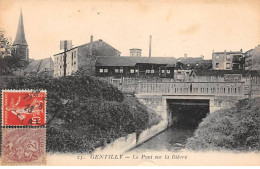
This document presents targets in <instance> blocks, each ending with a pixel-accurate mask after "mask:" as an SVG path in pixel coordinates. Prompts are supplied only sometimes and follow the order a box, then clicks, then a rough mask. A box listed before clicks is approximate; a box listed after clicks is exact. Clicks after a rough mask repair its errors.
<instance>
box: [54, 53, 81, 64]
mask: <svg viewBox="0 0 260 169" xmlns="http://www.w3.org/2000/svg"><path fill="white" fill-rule="evenodd" d="M63 57H64V55H61V56H57V58H56V60H57V62H59V61H61V62H62V61H63ZM76 57H77V53H76V51H73V52H71V60H72V61H73V59H76Z"/></svg>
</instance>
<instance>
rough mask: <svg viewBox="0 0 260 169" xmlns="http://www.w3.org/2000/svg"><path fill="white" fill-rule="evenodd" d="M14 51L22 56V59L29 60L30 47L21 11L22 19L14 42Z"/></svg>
mask: <svg viewBox="0 0 260 169" xmlns="http://www.w3.org/2000/svg"><path fill="white" fill-rule="evenodd" d="M13 52H14V53H15V54H16V55H17V56H19V57H21V59H22V60H27V61H28V60H29V49H28V44H27V41H26V38H25V33H24V25H23V13H22V11H21V13H20V19H19V24H18V29H17V33H16V37H15V41H14V43H13Z"/></svg>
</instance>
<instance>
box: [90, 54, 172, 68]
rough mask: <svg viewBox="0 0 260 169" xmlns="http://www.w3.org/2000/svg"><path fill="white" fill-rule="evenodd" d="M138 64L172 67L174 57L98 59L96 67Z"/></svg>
mask: <svg viewBox="0 0 260 169" xmlns="http://www.w3.org/2000/svg"><path fill="white" fill-rule="evenodd" d="M138 63H147V64H164V65H172V64H175V63H176V59H175V58H174V57H124V56H123V57H122V56H121V57H103V56H102V57H101V56H99V57H97V59H96V63H95V66H135V65H136V64H138Z"/></svg>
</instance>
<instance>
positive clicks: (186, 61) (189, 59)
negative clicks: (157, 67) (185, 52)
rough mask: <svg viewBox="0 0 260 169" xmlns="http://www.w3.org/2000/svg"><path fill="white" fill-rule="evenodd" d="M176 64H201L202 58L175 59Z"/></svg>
mask: <svg viewBox="0 0 260 169" xmlns="http://www.w3.org/2000/svg"><path fill="white" fill-rule="evenodd" d="M177 61H178V62H182V63H184V64H188V63H194V62H196V63H197V62H203V58H202V57H196V58H193V57H180V58H178V59H177Z"/></svg>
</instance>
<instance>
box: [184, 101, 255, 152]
mask: <svg viewBox="0 0 260 169" xmlns="http://www.w3.org/2000/svg"><path fill="white" fill-rule="evenodd" d="M259 117H260V98H254V99H243V100H240V101H239V102H238V103H237V104H236V106H235V107H233V108H230V109H225V110H220V111H217V112H214V113H212V114H209V116H208V117H206V118H205V119H203V121H202V123H201V124H200V125H199V127H198V129H197V130H196V131H195V134H194V136H193V137H192V138H190V139H188V142H187V144H186V148H188V149H191V150H195V151H200V150H202V151H203V150H238V151H240V150H241V151H249V150H250V151H251V150H252V151H255V150H256V151H259V150H260V133H259V132H260V126H259V124H260V118H259Z"/></svg>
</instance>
